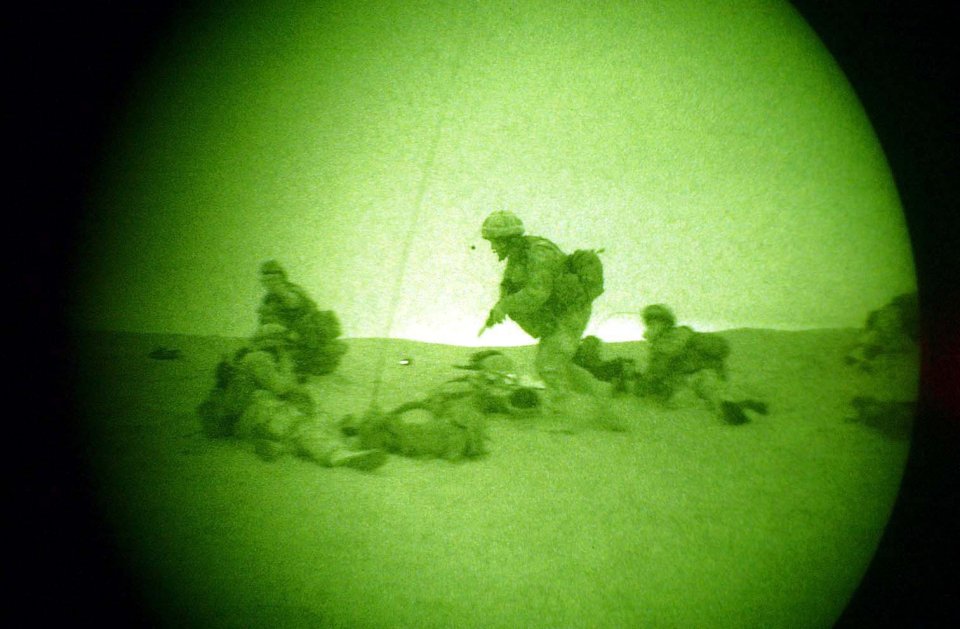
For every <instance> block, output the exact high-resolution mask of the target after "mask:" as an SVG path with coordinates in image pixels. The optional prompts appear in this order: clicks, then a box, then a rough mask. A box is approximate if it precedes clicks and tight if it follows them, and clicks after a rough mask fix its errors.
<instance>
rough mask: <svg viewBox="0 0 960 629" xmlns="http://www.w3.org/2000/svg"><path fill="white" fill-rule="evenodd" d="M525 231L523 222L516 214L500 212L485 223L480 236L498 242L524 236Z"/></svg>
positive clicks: (491, 215)
mask: <svg viewBox="0 0 960 629" xmlns="http://www.w3.org/2000/svg"><path fill="white" fill-rule="evenodd" d="M523 231H524V230H523V221H521V220H520V218H519V217H517V215H516V214H514V213H513V212H507V211H505V210H498V211H496V212H493V213H492V214H490V216H488V217H487V218H486V220H484V221H483V227H482V228H481V229H480V235H481V236H483V239H484V240H496V239H498V238H510V237H511V236H522V235H523Z"/></svg>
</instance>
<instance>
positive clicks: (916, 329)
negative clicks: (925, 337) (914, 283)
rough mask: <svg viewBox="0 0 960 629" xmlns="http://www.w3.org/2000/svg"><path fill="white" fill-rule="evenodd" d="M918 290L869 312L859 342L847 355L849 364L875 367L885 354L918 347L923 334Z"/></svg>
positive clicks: (866, 368) (863, 368)
mask: <svg viewBox="0 0 960 629" xmlns="http://www.w3.org/2000/svg"><path fill="white" fill-rule="evenodd" d="M919 316H920V314H919V310H918V306H917V294H916V293H906V294H903V295H899V296H897V297H894V298H893V299H892V300H890V302H889V303H887V304H886V305H884V306H883V307H881V308H878V309H877V310H874V311H872V312H871V313H870V314H869V315H868V316H867V321H866V323H865V324H864V326H863V329H862V330H861V332H860V336H859V338H858V339H857V342H856V345H854V347H853V348H852V349H851V350H850V352H849V353H848V354H847V355H846V356H845V357H844V362H846V363H847V364H848V365H856V366H857V367H859V368H860V369H862V370H863V371H867V372H869V371H873V370H874V369H875V368H876V365H875V361H876V359H878V358H880V357H881V356H888V355H893V354H903V353H906V352H908V351H910V350H911V349H913V348H915V347H916V344H917V340H918V338H919V335H920V324H919Z"/></svg>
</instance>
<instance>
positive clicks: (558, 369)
mask: <svg viewBox="0 0 960 629" xmlns="http://www.w3.org/2000/svg"><path fill="white" fill-rule="evenodd" d="M481 235H482V236H483V238H484V239H485V240H488V241H489V242H490V247H491V249H493V252H494V253H496V254H497V259H498V260H500V261H501V262H502V261H504V260H506V261H507V267H506V269H505V270H504V273H503V280H502V281H501V282H500V298H499V300H498V301H497V303H496V304H495V305H494V306H493V308H492V309H491V310H490V314H489V316H488V317H487V321H486V324H485V325H484V327H483V329H482V330H481V333H482V332H483V331H484V330H486V329H487V328H489V327H492V326H494V325H497V324H499V323H502V322H503V320H504V319H505V318H506V317H510V318H511V319H513V320H514V321H515V322H516V323H517V325H519V326H520V328H521V329H523V331H524V332H526V333H527V334H529V335H530V336H532V337H533V338H535V339H538V340H539V343H538V345H537V356H536V360H535V367H536V372H537V374H538V375H539V376H540V378H541V379H542V380H543V382H544V383H545V384H546V385H547V403H548V406H549V408H550V410H551V411H553V412H556V411H557V410H558V408H559V404H560V401H561V400H562V398H563V397H564V396H565V395H566V394H567V393H568V392H570V391H576V392H580V393H588V394H590V395H596V393H597V391H598V383H597V381H596V380H595V379H594V378H593V376H592V375H591V374H590V373H589V372H588V371H586V370H585V369H583V368H582V367H579V366H577V365H575V364H574V362H573V356H574V354H575V353H576V351H577V347H578V346H579V343H580V337H581V336H582V335H583V332H584V330H586V327H587V323H588V322H589V321H590V314H591V311H592V304H593V300H594V299H595V298H596V297H597V296H599V295H600V293H602V292H603V272H602V267H601V265H600V260H599V258H598V257H597V255H596V252H594V251H588V250H580V251H577V252H575V253H574V254H573V255H571V256H567V255H565V254H564V253H563V252H562V251H561V250H560V248H559V247H557V245H555V244H554V243H552V242H550V241H549V240H547V239H546V238H540V237H539V236H525V235H524V227H523V223H522V222H521V221H520V219H519V218H518V217H517V216H516V215H515V214H513V213H512V212H505V211H498V212H493V213H492V214H490V216H488V217H487V219H486V220H485V221H484V222H483V227H482V230H481Z"/></svg>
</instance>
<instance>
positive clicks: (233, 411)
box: [199, 324, 384, 469]
mask: <svg viewBox="0 0 960 629" xmlns="http://www.w3.org/2000/svg"><path fill="white" fill-rule="evenodd" d="M285 334H286V330H285V329H284V328H283V327H282V326H280V325H278V324H267V325H264V326H261V328H260V330H259V331H258V333H257V335H256V337H255V338H254V340H253V342H252V343H251V345H250V346H248V347H245V348H242V349H241V350H240V351H238V352H237V353H236V354H235V355H234V357H233V358H232V359H230V360H226V359H225V360H224V361H221V363H220V365H218V367H217V383H216V386H215V387H214V389H213V390H212V391H211V392H210V394H209V395H208V397H207V399H206V400H205V401H204V402H203V403H202V404H201V405H200V408H199V413H200V416H201V420H202V422H203V427H204V433H205V434H207V435H208V436H210V437H227V436H233V437H237V438H239V439H242V440H245V441H249V442H252V443H253V444H254V445H255V447H256V450H257V453H258V454H259V455H261V456H262V457H264V458H267V459H273V458H276V457H278V456H280V455H281V454H283V453H285V452H290V453H293V454H296V455H297V456H300V457H303V458H305V459H309V460H312V461H314V462H316V463H319V464H321V465H325V466H337V465H347V466H351V467H359V468H363V469H369V468H371V467H376V466H378V465H380V464H381V463H382V462H383V460H384V459H383V453H376V452H351V451H349V449H348V448H347V447H346V445H345V444H344V443H343V440H342V438H341V436H340V435H339V433H338V432H337V431H336V430H335V428H334V427H332V426H329V425H327V424H326V423H324V422H322V421H320V419H319V418H318V417H317V415H316V409H315V406H314V403H313V399H312V398H311V396H310V394H309V392H308V391H306V389H305V388H304V387H303V386H302V385H300V384H299V383H298V381H297V376H296V374H295V372H294V363H293V358H292V355H291V353H290V352H289V351H288V350H287V348H286V341H285V340H284V336H285Z"/></svg>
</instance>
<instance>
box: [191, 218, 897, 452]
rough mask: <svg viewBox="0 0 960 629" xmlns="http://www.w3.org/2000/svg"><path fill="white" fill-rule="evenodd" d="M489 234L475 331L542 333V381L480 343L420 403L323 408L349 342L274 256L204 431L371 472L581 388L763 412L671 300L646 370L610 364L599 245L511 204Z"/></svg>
mask: <svg viewBox="0 0 960 629" xmlns="http://www.w3.org/2000/svg"><path fill="white" fill-rule="evenodd" d="M481 235H482V237H483V238H484V239H485V240H487V241H488V242H489V243H490V246H491V249H492V250H493V252H494V253H495V254H496V255H497V258H498V260H499V261H501V262H504V261H505V262H506V268H505V270H504V273H503V279H502V281H501V283H500V289H499V298H498V300H497V302H496V303H495V304H494V305H493V307H492V308H491V309H490V311H489V314H488V316H487V318H486V321H485V323H484V326H483V328H482V329H481V330H480V334H483V333H484V331H486V330H487V329H488V328H490V327H493V326H496V325H498V324H500V323H502V322H503V321H505V320H506V319H507V318H509V319H511V320H513V321H514V322H515V323H516V324H517V325H518V326H519V327H520V328H521V329H522V330H524V331H525V332H526V333H527V334H529V335H530V336H531V337H533V338H534V339H536V340H537V347H536V357H535V359H534V364H533V372H534V374H535V376H536V377H532V376H527V375H525V374H523V373H522V372H521V370H518V369H517V367H516V365H514V363H513V361H511V360H510V359H509V358H508V357H507V356H505V355H504V354H503V353H501V352H499V351H496V350H484V351H480V352H477V353H475V354H473V356H471V358H470V361H469V363H468V364H466V365H460V366H459V367H460V368H461V369H462V370H463V371H464V372H465V373H463V374H461V375H459V376H457V377H453V378H451V379H450V380H448V381H446V382H443V383H441V384H440V385H439V386H437V387H436V388H435V389H434V390H432V391H430V392H428V393H427V394H426V395H425V396H424V397H423V398H421V399H418V400H414V401H411V402H407V403H404V404H401V405H400V406H398V407H396V408H394V409H392V410H388V411H381V410H379V409H378V408H377V407H376V406H373V407H371V409H369V410H368V411H367V412H366V413H364V414H363V415H362V416H359V417H355V416H352V415H348V416H346V417H344V418H342V419H334V418H328V417H322V416H321V414H319V413H318V412H317V409H316V405H315V404H314V401H313V400H312V398H311V396H310V393H309V391H308V389H307V387H306V383H307V382H308V379H309V378H310V377H312V376H319V375H324V374H328V373H330V372H332V371H333V370H334V369H336V367H337V366H338V365H339V363H340V360H341V358H342V356H343V354H344V353H345V351H346V345H345V344H344V343H343V341H341V340H340V339H339V338H338V337H339V336H340V333H341V332H340V324H339V321H338V320H337V317H336V316H335V315H334V313H333V312H331V311H320V310H319V309H318V308H317V306H316V304H315V303H314V302H313V301H312V300H311V299H310V297H309V296H308V295H307V294H306V292H305V291H304V290H303V289H302V288H301V287H299V286H297V285H296V284H294V283H292V282H291V281H290V280H289V279H288V278H287V276H286V273H285V272H284V270H283V268H282V267H281V266H280V265H279V264H278V263H277V262H275V261H269V262H266V263H264V264H263V265H262V267H261V269H260V271H261V283H262V284H263V287H264V289H265V290H266V295H265V297H264V298H263V301H262V303H261V306H260V309H259V324H260V326H259V328H258V330H257V332H256V334H254V336H253V337H252V338H251V339H250V340H249V341H248V343H247V344H246V345H244V347H242V348H241V349H240V350H239V351H237V352H236V353H235V354H234V355H233V356H228V357H225V358H224V359H223V360H222V361H221V362H220V364H219V365H218V368H217V381H216V384H215V386H214V387H213V389H212V391H211V392H210V394H209V395H208V397H207V399H206V400H205V401H204V402H203V403H202V404H201V406H200V415H201V417H202V419H203V424H204V432H205V433H206V434H207V435H209V436H213V437H225V436H232V437H239V438H240V439H242V440H244V441H247V442H250V443H253V444H254V446H255V449H256V451H257V452H258V453H259V454H260V455H261V456H263V457H264V458H270V459H272V458H276V457H277V456H280V455H282V454H284V453H292V454H295V455H298V456H301V457H304V458H307V459H310V460H313V461H315V462H317V463H320V464H322V465H328V466H348V467H355V468H359V469H372V468H375V467H377V466H379V465H381V464H382V463H383V462H384V460H385V456H386V453H388V452H390V453H396V454H400V455H406V456H418V457H422V456H427V457H439V458H445V459H449V460H458V459H464V458H471V457H476V456H479V455H482V454H483V453H485V452H486V449H487V448H486V443H487V435H486V422H485V420H486V417H487V416H488V415H490V414H494V413H504V414H508V415H510V416H514V417H517V416H524V415H526V416H536V417H541V416H548V415H551V416H558V415H562V414H563V412H564V409H565V408H567V407H568V406H569V404H570V402H571V399H572V397H574V396H578V397H581V398H586V399H588V400H592V401H593V402H595V404H596V406H595V407H598V408H603V406H604V404H605V402H604V400H605V399H607V398H609V397H610V393H611V392H612V394H613V395H633V396H637V397H639V398H643V399H646V400H649V401H651V402H652V403H654V404H657V405H662V406H666V407H670V406H673V405H676V404H677V403H678V402H677V400H678V399H679V398H680V397H681V396H680V393H681V392H684V391H686V392H692V393H693V394H695V396H696V398H698V399H699V400H700V403H702V404H704V405H705V406H706V407H707V408H708V409H709V410H710V411H712V412H713V413H714V414H715V415H716V416H717V417H718V418H719V419H720V420H722V421H723V422H726V423H728V424H733V425H738V424H744V423H746V422H748V421H750V418H751V416H750V414H758V415H766V414H767V413H768V408H767V405H766V404H765V403H764V402H762V401H760V400H757V399H753V398H750V397H745V396H742V395H737V394H736V393H735V388H734V387H733V386H731V384H730V382H729V378H728V373H727V366H726V360H727V358H728V356H729V354H730V347H729V345H728V343H727V341H726V340H725V339H724V338H723V337H721V336H719V335H717V334H711V333H701V332H696V331H694V330H693V329H691V328H690V327H689V326H681V325H677V320H676V317H675V316H674V314H673V312H672V311H671V309H670V308H669V307H667V306H666V305H663V304H653V305H649V306H647V307H646V308H644V309H643V311H642V317H643V322H644V326H645V331H644V338H645V340H646V341H647V344H648V350H649V351H648V360H647V361H646V364H645V365H644V366H643V368H640V367H639V366H638V365H637V364H636V361H635V360H633V359H631V358H623V357H620V358H613V359H609V360H605V359H604V358H603V356H602V342H601V341H600V340H599V339H598V338H597V337H594V336H587V337H585V338H584V336H583V335H584V332H585V330H586V328H587V324H588V323H589V321H590V316H591V313H592V307H593V301H594V300H595V299H596V298H597V297H598V296H599V295H600V294H602V293H603V290H604V289H603V268H602V264H601V262H600V259H599V256H598V253H600V252H601V251H602V250H600V251H595V250H578V251H575V252H574V253H573V254H569V255H568V254H566V253H564V252H563V251H562V250H561V249H560V248H559V247H558V246H557V245H556V244H554V243H553V242H551V241H550V240H548V239H546V238H542V237H539V236H532V235H528V234H527V233H526V230H525V228H524V225H523V223H522V221H521V220H520V219H519V217H517V216H516V215H515V214H513V213H511V212H507V211H497V212H493V213H492V214H490V215H489V216H488V217H487V218H486V220H485V221H484V222H483V225H482V228H481ZM875 318H876V319H878V320H882V321H885V320H886V319H885V318H884V316H883V315H877V317H875ZM874 336H876V335H874ZM881 336H882V335H881ZM871 338H873V337H871ZM874 340H875V339H874ZM868 341H869V339H868ZM868 346H869V343H868ZM869 347H872V346H869ZM870 351H873V350H870V349H866V350H863V352H861V353H869V352H870ZM857 356H860V354H857ZM604 383H609V384H604Z"/></svg>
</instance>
